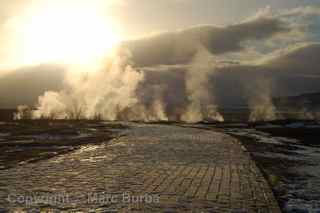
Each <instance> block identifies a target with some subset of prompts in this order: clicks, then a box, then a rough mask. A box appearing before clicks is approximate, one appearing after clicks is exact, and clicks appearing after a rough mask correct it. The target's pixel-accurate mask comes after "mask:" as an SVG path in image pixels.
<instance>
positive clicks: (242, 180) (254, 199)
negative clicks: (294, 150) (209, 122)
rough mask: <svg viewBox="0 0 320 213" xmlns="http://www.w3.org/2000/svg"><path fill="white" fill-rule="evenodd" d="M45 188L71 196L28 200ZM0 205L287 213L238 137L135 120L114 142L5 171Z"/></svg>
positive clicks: (1, 174)
mask: <svg viewBox="0 0 320 213" xmlns="http://www.w3.org/2000/svg"><path fill="white" fill-rule="evenodd" d="M39 194H40V195H46V196H49V195H51V196H56V195H61V194H63V195H67V196H66V199H65V200H62V201H61V202H49V203H48V202H47V203H45V202H37V203H36V202H29V203H28V204H29V206H28V207H26V206H25V204H26V202H21V201H23V200H22V198H23V197H28V196H29V197H28V198H30V197H32V198H38V197H36V195H39ZM8 195H10V196H11V197H10V196H9V197H8ZM21 197H22V198H21ZM8 198H9V200H10V202H8ZM64 198H65V197H64ZM6 199H7V200H6ZM19 199H20V200H19ZM29 201H30V200H29ZM0 206H2V207H4V209H15V210H19V211H21V212H23V210H31V209H32V208H38V207H41V208H42V210H43V211H46V210H49V209H51V210H57V211H65V212H70V211H80V212H89V211H92V212H272V213H277V212H280V209H279V207H278V205H277V203H276V201H275V198H274V196H273V194H272V191H271V190H270V188H269V186H268V184H267V183H266V181H265V179H264V178H263V176H262V174H261V173H260V171H259V170H258V169H257V167H256V165H255V163H254V162H253V161H252V160H251V158H250V156H249V154H248V153H247V152H246V151H245V150H244V149H243V147H242V146H241V144H240V143H239V142H238V141H237V140H236V139H234V138H232V137H230V136H227V135H225V134H222V133H217V132H213V131H206V130H200V129H192V128H182V127H176V126H162V125H133V124H132V126H131V128H130V129H129V130H126V136H124V137H121V138H119V139H115V140H113V141H111V142H110V143H109V144H103V145H94V146H93V145H92V146H86V147H83V148H82V149H80V150H78V151H76V152H73V153H69V154H66V155H62V156H58V157H56V158H52V159H50V160H46V161H42V162H38V163H34V164H28V165H25V166H23V167H16V168H12V169H9V170H2V171H0ZM0 212H1V208H0Z"/></svg>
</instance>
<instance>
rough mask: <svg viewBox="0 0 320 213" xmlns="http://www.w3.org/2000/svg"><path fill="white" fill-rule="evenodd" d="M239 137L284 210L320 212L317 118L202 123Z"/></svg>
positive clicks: (319, 157) (319, 150)
mask: <svg viewBox="0 0 320 213" xmlns="http://www.w3.org/2000/svg"><path fill="white" fill-rule="evenodd" d="M201 128H205V129H212V128H214V129H216V130H217V129H218V130H220V131H222V132H225V133H227V134H230V135H232V136H234V137H236V138H238V139H239V140H240V141H241V142H242V144H243V145H244V146H245V147H246V148H247V149H248V150H249V151H250V153H251V155H252V157H253V159H254V160H255V161H256V163H257V164H258V166H259V167H260V169H261V170H262V171H263V173H264V176H265V177H266V179H268V182H269V183H270V184H271V186H272V188H273V190H274V192H275V194H276V197H277V199H278V201H279V203H280V205H281V207H282V209H283V211H284V212H320V166H319V165H320V164H319V163H320V140H319V138H320V125H319V123H318V122H314V121H277V122H270V123H256V124H245V123H242V124H241V123H239V124H217V125H210V127H208V126H207V125H202V126H201Z"/></svg>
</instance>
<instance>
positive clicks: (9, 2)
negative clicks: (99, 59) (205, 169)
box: [0, 0, 320, 108]
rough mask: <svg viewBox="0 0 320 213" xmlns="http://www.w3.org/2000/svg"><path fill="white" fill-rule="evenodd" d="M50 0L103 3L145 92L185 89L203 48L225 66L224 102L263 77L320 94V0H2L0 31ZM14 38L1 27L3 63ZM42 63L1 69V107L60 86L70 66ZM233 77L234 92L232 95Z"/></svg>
mask: <svg viewBox="0 0 320 213" xmlns="http://www.w3.org/2000/svg"><path fill="white" fill-rule="evenodd" d="M49 1H50V2H52V1H54V2H56V1H61V2H69V1H73V2H75V4H77V3H79V2H90V3H91V2H100V3H101V2H103V5H104V6H103V11H105V14H106V15H107V16H111V17H112V19H113V20H114V22H115V23H114V24H116V25H117V26H119V27H120V28H121V29H122V30H121V31H122V33H123V35H122V38H123V40H124V41H125V42H123V44H124V45H125V46H126V47H128V49H129V50H130V51H131V53H132V61H133V63H134V64H135V66H137V67H138V68H139V69H140V70H143V71H144V72H145V75H146V81H145V82H144V84H143V86H144V87H142V90H143V91H145V93H146V94H152V92H150V91H149V90H148V88H149V89H150V88H153V86H154V85H155V84H156V83H158V82H162V84H163V85H160V86H161V87H163V88H164V87H166V88H167V90H168V91H169V92H167V94H176V93H177V91H180V90H179V89H177V85H178V86H179V82H180V83H181V82H182V81H183V79H184V77H183V76H180V75H181V73H183V72H181V71H184V70H185V69H186V68H185V67H186V66H187V65H188V64H189V63H190V61H192V59H193V58H194V57H195V55H197V52H198V51H199V49H198V47H199V45H200V46H202V47H204V48H205V49H206V51H208V53H209V54H211V56H212V58H213V59H214V63H215V64H216V69H215V70H220V71H221V72H219V82H218V84H216V83H212V85H215V86H216V87H217V88H215V90H210V91H218V92H219V91H220V93H221V97H223V98H224V97H227V98H228V95H229V96H230V97H229V98H228V100H227V101H224V100H223V101H224V102H228V101H229V100H236V98H239V97H244V95H243V93H242V94H241V93H240V94H239V92H241V90H240V89H239V88H240V87H243V88H245V89H247V86H246V84H247V82H252V81H254V80H255V79H256V78H257V76H258V75H259V76H260V77H261V78H264V77H265V74H266V75H270V76H269V78H270V79H272V81H273V82H274V83H275V85H276V86H275V91H274V94H275V95H279V94H280V95H283V96H284V95H296V94H300V93H307V92H318V91H320V85H319V83H318V82H319V80H318V79H320V70H319V67H320V64H319V61H320V58H319V57H320V1H319V0H30V1H29V0H26V1H23V0H0V30H1V29H2V28H3V26H4V25H5V23H6V21H7V20H9V19H10V18H12V17H15V16H19V15H20V14H21V13H22V12H23V11H24V10H25V8H27V7H28V5H30V3H31V2H36V3H37V2H42V3H43V2H49ZM106 2H107V4H104V3H106ZM54 17H55V16H54ZM41 30H43V29H40V30H39V33H42V32H41ZM58 33H60V34H61V33H62V34H63V32H58ZM150 34H152V36H150ZM146 35H147V36H146ZM8 38H10V36H9V35H8V34H6V31H3V29H2V30H1V37H0V64H1V63H2V62H3V60H4V58H5V57H6V56H7V55H8V54H7V52H8V51H7V49H6V43H7V42H6V39H8ZM53 38H54V37H53ZM132 38H135V39H134V40H131V39H132ZM127 40H129V41H127ZM13 59H14V57H13ZM38 65H39V64H34V66H31V67H19V69H12V71H11V72H10V73H11V74H10V75H7V76H5V75H3V76H4V77H2V76H1V74H3V73H5V70H0V108H1V107H13V106H16V105H19V104H25V103H27V104H30V105H32V104H34V103H35V102H36V101H37V99H38V96H39V95H41V94H42V93H43V92H45V91H47V90H54V91H55V90H60V89H61V87H62V85H61V83H62V82H63V76H64V72H65V70H64V67H60V66H58V67H56V65H52V64H51V65H50V64H49V65H48V66H38ZM150 70H153V71H154V70H155V71H159V72H149V71H150ZM224 71H227V72H224ZM261 71H265V72H261ZM47 76H50V78H47ZM243 76H246V77H245V78H244V77H243ZM179 79H180V80H179ZM181 79H182V80H181ZM248 79H251V80H249V81H248ZM34 82H41V84H38V83H34ZM235 82H238V85H239V86H238V87H237V88H236V91H234V93H231V92H229V93H228V94H226V93H225V91H226V88H227V90H228V91H231V90H230V88H233V86H234V84H235ZM182 83H183V82H182ZM182 83H181V84H182ZM210 85H211V84H210ZM230 85H233V86H232V87H230ZM180 86H181V85H180ZM182 87H183V85H182V86H181V88H182ZM150 90H151V89H150ZM146 91H149V92H146ZM181 91H182V90H181ZM26 93H27V94H26ZM8 94H11V95H8ZM175 97H185V96H184V95H183V94H177V95H176V96H175ZM219 97H220V96H219V95H217V99H219ZM164 99H166V97H165V98H164ZM179 103H180V102H179ZM181 103H183V101H181Z"/></svg>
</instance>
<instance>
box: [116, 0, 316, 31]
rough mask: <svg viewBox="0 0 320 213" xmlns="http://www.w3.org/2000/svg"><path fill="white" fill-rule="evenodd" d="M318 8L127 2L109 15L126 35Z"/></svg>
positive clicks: (277, 2)
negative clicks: (262, 13) (262, 11)
mask: <svg viewBox="0 0 320 213" xmlns="http://www.w3.org/2000/svg"><path fill="white" fill-rule="evenodd" d="M267 6H270V7H271V8H272V9H274V10H283V9H291V8H296V7H301V6H320V1H319V0H161V1H159V0H126V1H125V3H123V4H117V5H116V6H113V8H112V10H111V11H112V13H113V14H115V16H116V20H118V21H119V23H120V24H121V25H122V26H123V27H124V30H125V32H126V33H127V35H129V36H140V35H143V34H148V33H151V32H159V31H171V30H175V29H180V28H185V27H188V26H190V25H199V24H212V25H226V24H233V23H236V22H239V21H240V20H242V19H244V18H247V17H248V16H250V15H253V14H255V13H256V11H257V10H259V9H261V8H264V7H267Z"/></svg>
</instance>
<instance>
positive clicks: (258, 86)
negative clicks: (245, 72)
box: [248, 80, 277, 122]
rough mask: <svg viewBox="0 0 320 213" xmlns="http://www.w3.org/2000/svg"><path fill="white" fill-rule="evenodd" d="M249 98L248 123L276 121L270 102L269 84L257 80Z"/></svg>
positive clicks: (265, 81)
mask: <svg viewBox="0 0 320 213" xmlns="http://www.w3.org/2000/svg"><path fill="white" fill-rule="evenodd" d="M251 90H252V91H251V92H250V94H251V97H249V103H248V104H249V109H250V116H249V121H251V122H255V121H271V120H275V119H277V114H276V107H275V105H274V103H273V101H272V95H271V88H270V82H269V81H267V80H257V82H255V83H254V85H253V87H252V88H251Z"/></svg>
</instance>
